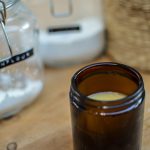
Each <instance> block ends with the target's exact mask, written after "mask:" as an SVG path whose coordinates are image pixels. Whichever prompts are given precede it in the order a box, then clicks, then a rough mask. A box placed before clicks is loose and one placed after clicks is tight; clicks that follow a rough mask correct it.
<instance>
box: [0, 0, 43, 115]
mask: <svg viewBox="0 0 150 150" xmlns="http://www.w3.org/2000/svg"><path fill="white" fill-rule="evenodd" d="M2 4H3V5H2ZM0 10H1V12H2V15H3V16H2V17H1V20H2V21H1V20H0V23H1V24H0V25H1V26H0V118H5V117H9V116H11V115H14V114H16V113H17V112H19V111H20V110H21V109H22V108H23V107H25V106H27V105H28V104H30V103H31V102H33V100H35V98H36V97H37V96H38V95H39V94H40V92H41V91H42V88H43V77H42V76H43V66H42V62H41V59H40V58H39V55H38V51H37V37H38V36H37V30H36V19H35V17H34V16H33V15H32V13H31V12H30V11H29V10H28V8H27V7H26V6H25V5H24V4H23V3H22V2H21V1H20V0H5V1H4V3H0ZM4 10H6V13H7V17H6V18H5V17H4V16H5V11H4ZM6 36H7V38H8V39H7V38H6Z"/></svg>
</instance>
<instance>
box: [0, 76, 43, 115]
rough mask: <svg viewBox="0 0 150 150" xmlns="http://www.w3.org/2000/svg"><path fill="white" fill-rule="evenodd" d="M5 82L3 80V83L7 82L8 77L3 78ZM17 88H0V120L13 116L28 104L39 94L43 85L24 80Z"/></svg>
mask: <svg viewBox="0 0 150 150" xmlns="http://www.w3.org/2000/svg"><path fill="white" fill-rule="evenodd" d="M5 80H6V81H4V78H3V82H5V83H7V82H9V77H8V76H5ZM21 83H22V84H21ZM1 86H2V85H1ZM17 86H18V87H17ZM17 86H16V87H14V88H6V89H5V90H4V89H1V88H0V118H4V117H8V116H10V115H14V114H16V113H17V112H19V111H20V110H21V109H22V108H23V107H25V106H27V105H28V104H30V103H31V102H32V101H33V100H34V99H35V98H36V97H37V96H38V95H39V93H40V92H41V90H42V88H43V83H42V81H38V80H31V79H27V78H26V79H24V81H20V83H19V84H18V85H17Z"/></svg>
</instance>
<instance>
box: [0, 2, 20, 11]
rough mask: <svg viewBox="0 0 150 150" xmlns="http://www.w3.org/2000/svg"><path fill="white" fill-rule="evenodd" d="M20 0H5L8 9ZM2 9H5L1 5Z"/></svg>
mask: <svg viewBox="0 0 150 150" xmlns="http://www.w3.org/2000/svg"><path fill="white" fill-rule="evenodd" d="M18 1H20V0H5V1H4V3H5V5H6V9H8V8H10V7H12V6H13V5H14V4H16V3H17V2H18ZM0 9H3V8H2V7H0Z"/></svg>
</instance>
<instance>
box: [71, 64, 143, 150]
mask: <svg viewBox="0 0 150 150" xmlns="http://www.w3.org/2000/svg"><path fill="white" fill-rule="evenodd" d="M98 92H118V93H122V94H124V95H126V96H125V97H124V98H121V99H116V100H113V101H112V100H111V99H110V100H107V101H104V100H99V101H97V100H94V99H91V98H89V97H88V96H89V95H91V94H93V93H98ZM144 96H145V91H144V85H143V80H142V77H141V75H140V74H139V73H138V72H137V71H135V70H134V69H133V68H130V67H128V66H126V65H122V64H117V63H98V64H93V65H90V66H87V67H85V68H83V69H81V70H80V71H78V72H77V73H76V74H75V75H74V76H73V78H72V84H71V90H70V104H71V114H72V128H73V139H74V150H84V149H86V150H93V149H104V150H120V149H121V150H140V149H141V139H142V125H143V111H144Z"/></svg>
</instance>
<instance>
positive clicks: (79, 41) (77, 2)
mask: <svg viewBox="0 0 150 150" xmlns="http://www.w3.org/2000/svg"><path fill="white" fill-rule="evenodd" d="M24 1H25V2H26V3H27V5H28V6H29V7H30V8H31V9H32V10H33V12H34V13H35V14H36V16H37V17H38V22H39V25H40V41H39V47H40V54H41V56H42V58H43V61H44V62H45V63H46V64H47V65H49V66H68V65H72V64H77V63H82V62H85V61H89V60H92V59H93V58H95V57H97V56H99V55H100V54H101V53H102V52H103V50H104V43H105V36H104V30H105V25H104V19H103V13H102V12H103V11H102V2H101V0H32V1H31V0H24Z"/></svg>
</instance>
